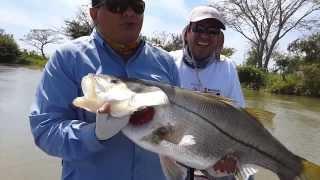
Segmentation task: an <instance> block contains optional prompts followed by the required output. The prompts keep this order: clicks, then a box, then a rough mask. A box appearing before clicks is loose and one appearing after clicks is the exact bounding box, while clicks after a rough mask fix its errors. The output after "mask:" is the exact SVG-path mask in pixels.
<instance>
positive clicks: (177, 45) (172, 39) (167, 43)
mask: <svg viewBox="0 0 320 180" xmlns="http://www.w3.org/2000/svg"><path fill="white" fill-rule="evenodd" d="M144 37H145V38H144V39H145V40H146V41H149V42H150V43H151V44H153V45H155V46H159V47H161V48H163V49H164V50H166V51H174V50H178V49H182V46H183V42H182V37H181V35H180V34H175V33H168V32H165V31H162V32H154V33H153V36H151V37H146V36H144Z"/></svg>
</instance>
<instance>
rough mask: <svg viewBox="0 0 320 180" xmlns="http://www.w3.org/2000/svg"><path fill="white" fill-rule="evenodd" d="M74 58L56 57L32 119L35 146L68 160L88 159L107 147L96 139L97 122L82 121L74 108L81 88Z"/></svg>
mask: <svg viewBox="0 0 320 180" xmlns="http://www.w3.org/2000/svg"><path fill="white" fill-rule="evenodd" d="M72 58H73V59H72ZM74 58H75V57H72V55H69V56H67V55H64V56H63V55H62V53H59V52H58V51H57V52H56V53H55V54H54V55H53V56H52V58H51V59H50V60H49V62H48V63H47V65H46V67H45V69H44V71H43V75H42V79H41V82H40V84H39V85H38V88H37V90H36V97H35V101H34V103H33V105H32V107H31V113H30V116H29V119H30V126H31V130H32V134H33V136H34V141H35V144H36V145H37V146H39V147H40V148H41V149H42V150H44V151H45V152H46V153H48V154H50V155H53V156H57V157H61V158H63V159H64V160H79V159H84V158H86V157H87V156H89V155H90V154H92V153H95V152H97V151H101V150H102V149H103V148H104V146H103V144H101V143H100V142H99V141H98V140H97V138H96V136H95V131H94V129H95V123H92V124H89V123H86V122H84V121H81V120H78V119H77V111H76V110H75V109H74V108H73V106H72V101H73V99H74V98H75V97H77V96H78V95H79V89H80V87H79V85H78V83H77V81H76V77H75V74H76V73H74V72H73V67H74V65H73V64H72V62H73V61H72V60H74Z"/></svg>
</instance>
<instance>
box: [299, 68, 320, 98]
mask: <svg viewBox="0 0 320 180" xmlns="http://www.w3.org/2000/svg"><path fill="white" fill-rule="evenodd" d="M301 69H302V71H303V88H304V94H305V95H311V96H320V64H311V65H305V66H303V67H302V68H301Z"/></svg>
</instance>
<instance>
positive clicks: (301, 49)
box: [288, 32, 320, 63]
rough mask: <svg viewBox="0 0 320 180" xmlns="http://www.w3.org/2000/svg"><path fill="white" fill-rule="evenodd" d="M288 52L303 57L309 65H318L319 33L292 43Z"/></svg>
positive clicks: (319, 54)
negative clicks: (316, 63)
mask: <svg viewBox="0 0 320 180" xmlns="http://www.w3.org/2000/svg"><path fill="white" fill-rule="evenodd" d="M288 50H289V51H291V52H293V53H295V54H296V55H299V56H303V57H304V60H305V61H306V62H309V63H315V62H319V63H320V32H318V33H315V34H313V35H311V36H309V37H307V38H305V39H297V40H295V41H293V42H292V43H291V44H290V45H289V46H288Z"/></svg>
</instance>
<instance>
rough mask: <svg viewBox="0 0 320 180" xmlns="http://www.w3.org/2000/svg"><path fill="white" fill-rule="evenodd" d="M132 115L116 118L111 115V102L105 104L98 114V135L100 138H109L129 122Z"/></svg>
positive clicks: (96, 131)
mask: <svg viewBox="0 0 320 180" xmlns="http://www.w3.org/2000/svg"><path fill="white" fill-rule="evenodd" d="M129 118H130V116H124V117H121V118H115V117H112V116H110V104H109V103H105V104H103V105H102V106H101V107H100V108H99V109H98V111H97V115H96V130H95V133H96V136H97V139H99V140H107V139H109V138H111V137H112V136H114V135H116V134H117V133H118V132H119V131H120V130H121V129H122V128H124V127H125V126H126V125H127V124H128V122H129Z"/></svg>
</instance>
